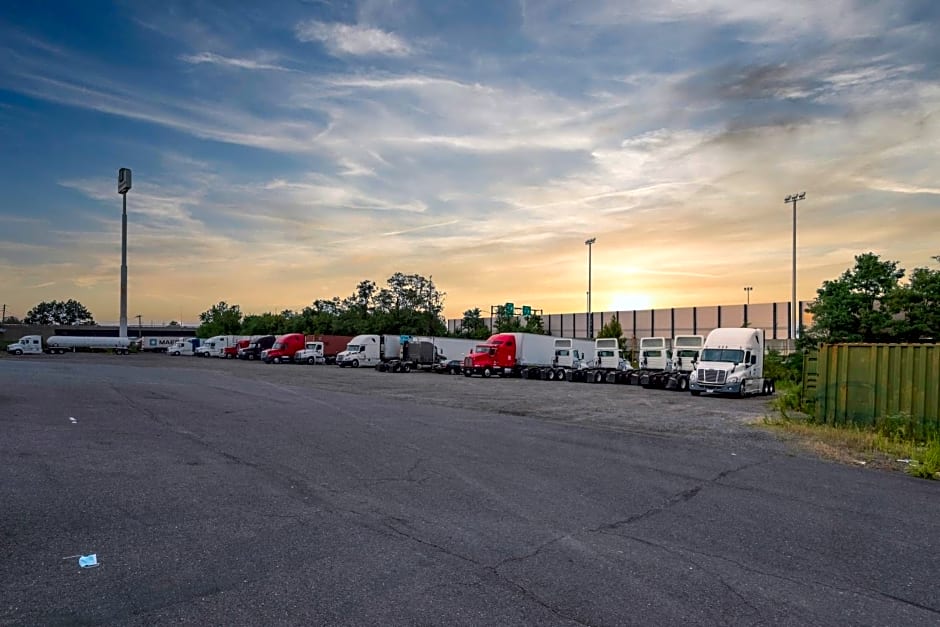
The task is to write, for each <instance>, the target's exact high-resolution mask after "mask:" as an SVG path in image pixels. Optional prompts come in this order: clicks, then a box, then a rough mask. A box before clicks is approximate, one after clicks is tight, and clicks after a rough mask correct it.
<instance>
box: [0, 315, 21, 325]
mask: <svg viewBox="0 0 940 627" xmlns="http://www.w3.org/2000/svg"><path fill="white" fill-rule="evenodd" d="M0 323H5V324H23V321H22V320H20V319H19V318H17V317H16V316H7V317H6V318H4V319H3V320H0Z"/></svg>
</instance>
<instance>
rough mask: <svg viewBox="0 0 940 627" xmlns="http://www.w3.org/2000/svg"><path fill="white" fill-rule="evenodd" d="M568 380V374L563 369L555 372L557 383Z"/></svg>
mask: <svg viewBox="0 0 940 627" xmlns="http://www.w3.org/2000/svg"><path fill="white" fill-rule="evenodd" d="M567 379H568V373H567V372H565V371H564V370H563V369H561V368H559V369H558V370H556V371H555V381H566V380H567Z"/></svg>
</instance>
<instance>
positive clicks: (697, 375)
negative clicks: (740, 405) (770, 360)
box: [689, 328, 775, 398]
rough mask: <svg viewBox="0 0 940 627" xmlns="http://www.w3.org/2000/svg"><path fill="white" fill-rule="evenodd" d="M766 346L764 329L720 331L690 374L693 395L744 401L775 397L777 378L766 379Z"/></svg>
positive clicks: (710, 339)
mask: <svg viewBox="0 0 940 627" xmlns="http://www.w3.org/2000/svg"><path fill="white" fill-rule="evenodd" d="M765 349H766V343H765V341H764V332H763V330H761V329H748V328H719V329H715V330H713V331H712V332H711V333H709V334H708V337H707V338H705V344H704V346H703V347H702V355H701V358H700V359H699V361H698V364H697V365H696V368H695V371H694V372H692V373H691V374H690V375H689V390H690V391H691V393H692V396H698V395H699V394H702V393H705V394H727V395H733V396H739V397H741V398H744V397H745V396H750V395H753V394H773V393H774V390H775V384H774V381H773V379H769V378H765V377H764V351H765Z"/></svg>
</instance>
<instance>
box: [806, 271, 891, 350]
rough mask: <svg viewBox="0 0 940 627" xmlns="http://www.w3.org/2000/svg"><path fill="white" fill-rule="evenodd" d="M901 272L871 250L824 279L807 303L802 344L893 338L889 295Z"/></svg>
mask: <svg viewBox="0 0 940 627" xmlns="http://www.w3.org/2000/svg"><path fill="white" fill-rule="evenodd" d="M903 276H904V269H903V268H899V267H898V262H896V261H882V260H881V258H880V257H879V256H878V255H876V254H874V253H865V254H862V255H857V256H856V257H855V266H854V267H853V268H851V269H849V270H846V271H845V272H843V273H842V276H840V277H839V278H838V279H835V280H832V281H823V284H822V287H820V288H819V289H818V290H816V300H815V301H814V302H813V303H812V304H811V305H810V306H809V307H807V311H808V312H809V313H810V314H811V315H812V316H813V325H812V326H811V327H810V328H809V329H808V330H806V332H804V333H803V334H802V335H803V337H802V342H801V343H802V344H803V345H804V346H805V345H806V344H807V343H810V344H816V343H820V342H827V343H832V342H887V341H891V340H894V339H896V335H897V331H896V324H895V323H894V321H893V319H892V314H891V312H890V310H889V299H890V297H891V296H892V295H893V294H894V292H895V290H896V289H897V287H898V281H899V280H900V279H901V278H902V277H903Z"/></svg>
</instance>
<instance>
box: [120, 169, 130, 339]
mask: <svg viewBox="0 0 940 627" xmlns="http://www.w3.org/2000/svg"><path fill="white" fill-rule="evenodd" d="M130 189H131V170H130V168H121V169H120V170H118V193H119V194H120V195H121V198H122V199H123V201H124V202H123V203H122V204H123V206H124V207H123V210H122V212H121V322H120V325H121V326H120V331H119V332H118V337H127V192H129V191H130Z"/></svg>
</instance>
